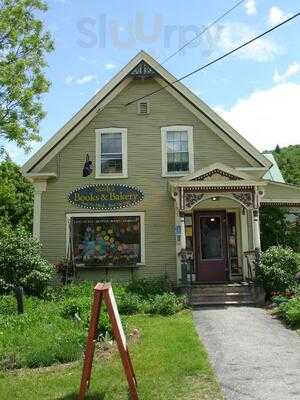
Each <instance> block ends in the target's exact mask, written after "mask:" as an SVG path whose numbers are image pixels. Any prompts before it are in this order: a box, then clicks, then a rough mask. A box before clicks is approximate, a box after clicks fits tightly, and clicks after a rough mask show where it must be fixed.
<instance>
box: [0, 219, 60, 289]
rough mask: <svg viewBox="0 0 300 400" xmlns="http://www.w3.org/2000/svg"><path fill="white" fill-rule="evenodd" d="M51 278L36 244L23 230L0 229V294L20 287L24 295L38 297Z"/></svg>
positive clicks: (49, 267) (50, 267) (52, 274)
mask: <svg viewBox="0 0 300 400" xmlns="http://www.w3.org/2000/svg"><path fill="white" fill-rule="evenodd" d="M53 276H54V268H53V266H51V265H50V264H49V263H48V262H47V261H46V260H45V259H44V258H43V257H42V255H41V244H40V242H39V241H37V240H35V239H34V238H33V237H32V236H31V235H30V234H29V233H28V232H26V231H25V229H24V228H23V227H18V228H16V229H12V227H11V226H9V225H7V226H0V293H1V292H2V293H3V292H4V293H5V292H7V291H11V290H12V289H14V288H16V287H18V286H22V287H23V288H24V289H25V292H26V293H28V294H33V295H40V294H42V292H43V291H44V290H45V288H46V287H47V285H48V283H49V281H50V280H51V278H52V277H53Z"/></svg>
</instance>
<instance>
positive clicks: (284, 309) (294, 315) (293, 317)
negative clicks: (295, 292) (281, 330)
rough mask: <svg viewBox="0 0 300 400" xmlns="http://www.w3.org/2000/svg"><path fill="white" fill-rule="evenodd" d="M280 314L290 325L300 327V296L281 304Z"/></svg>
mask: <svg viewBox="0 0 300 400" xmlns="http://www.w3.org/2000/svg"><path fill="white" fill-rule="evenodd" d="M278 314H279V316H280V317H281V318H282V319H283V320H284V321H285V322H286V323H287V324H288V325H289V326H291V327H298V326H299V327H300V298H296V297H295V298H293V299H291V300H289V301H288V302H285V303H282V304H280V306H279V308H278Z"/></svg>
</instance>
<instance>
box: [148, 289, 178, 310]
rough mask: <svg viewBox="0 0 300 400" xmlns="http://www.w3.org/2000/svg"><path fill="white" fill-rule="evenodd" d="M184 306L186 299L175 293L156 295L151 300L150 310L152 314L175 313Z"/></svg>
mask: <svg viewBox="0 0 300 400" xmlns="http://www.w3.org/2000/svg"><path fill="white" fill-rule="evenodd" d="M183 307H184V299H183V298H182V297H177V296H176V295H175V294H174V293H164V294H161V295H159V294H158V295H156V296H155V297H154V298H153V299H152V301H151V302H149V308H148V310H147V311H148V312H149V313H150V314H160V315H173V314H175V313H177V312H178V311H180V310H181V309H182V308H183Z"/></svg>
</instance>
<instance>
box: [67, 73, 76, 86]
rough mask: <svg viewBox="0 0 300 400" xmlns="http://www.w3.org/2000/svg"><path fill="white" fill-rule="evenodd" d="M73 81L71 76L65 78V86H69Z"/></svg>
mask: <svg viewBox="0 0 300 400" xmlns="http://www.w3.org/2000/svg"><path fill="white" fill-rule="evenodd" d="M73 80H74V78H73V76H71V75H68V76H67V77H66V79H65V83H66V84H67V85H71V83H72V82H73Z"/></svg>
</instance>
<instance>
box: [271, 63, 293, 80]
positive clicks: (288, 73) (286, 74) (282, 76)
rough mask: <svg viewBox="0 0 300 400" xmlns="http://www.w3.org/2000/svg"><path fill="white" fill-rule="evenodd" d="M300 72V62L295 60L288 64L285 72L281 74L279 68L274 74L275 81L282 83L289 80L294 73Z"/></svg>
mask: <svg viewBox="0 0 300 400" xmlns="http://www.w3.org/2000/svg"><path fill="white" fill-rule="evenodd" d="M299 72H300V63H299V62H294V63H292V64H290V65H289V66H288V68H287V69H286V71H285V72H283V73H282V74H280V73H279V72H278V71H277V70H276V71H275V72H274V74H273V82H274V83H282V82H285V81H287V80H288V79H289V78H291V77H292V76H294V75H297V74H299Z"/></svg>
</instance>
